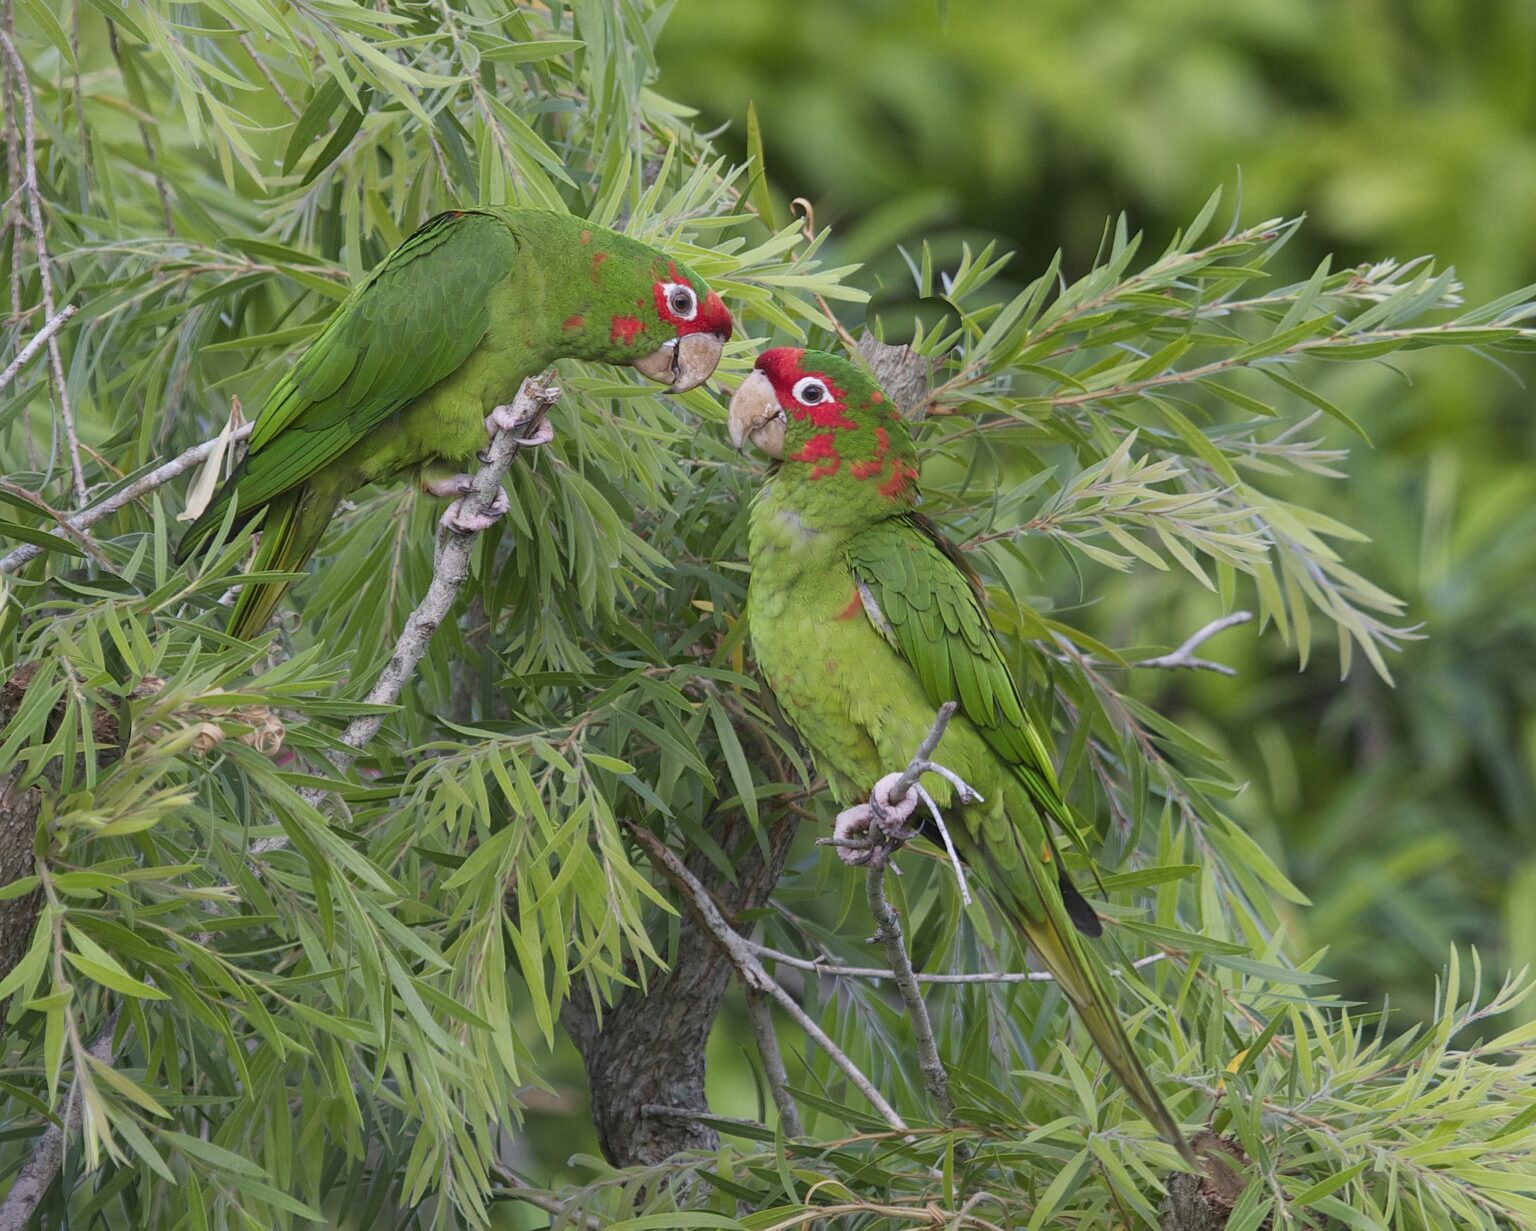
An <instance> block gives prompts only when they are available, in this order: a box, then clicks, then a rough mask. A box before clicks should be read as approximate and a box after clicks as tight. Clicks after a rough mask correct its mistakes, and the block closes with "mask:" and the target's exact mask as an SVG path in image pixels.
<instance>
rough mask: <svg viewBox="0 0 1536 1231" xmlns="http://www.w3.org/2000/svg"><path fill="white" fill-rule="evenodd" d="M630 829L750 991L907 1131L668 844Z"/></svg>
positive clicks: (883, 1115) (896, 1126)
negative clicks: (773, 1005)
mask: <svg viewBox="0 0 1536 1231" xmlns="http://www.w3.org/2000/svg"><path fill="white" fill-rule="evenodd" d="M627 828H628V829H629V831H630V833H631V834H632V835H633V836H634V838H635V841H637V842H638V843H639V844H640V845H641V846H643V847H644V848H645V850H646V853H647V854H648V855H649V856H650V857H651V859H652V861H653V862H654V863H655V865H656V867H657V868H658V869H660V870H661V872H662V873H663V874H664V875H665V876H666V878H667V879H668V880H669V881H671V882H672V883H673V885H675V886H676V887H677V888H678V890H679V891H681V893H682V894H683V896H684V897H685V898H686V899H687V902H688V905H689V907H690V908H691V909H692V911H693V913H694V915H695V916H696V917H697V918H698V920H699V922H700V923H701V924H703V926H704V928H705V930H706V931H708V932H709V934H710V935H711V936H713V937H714V938H715V942H716V943H717V944H718V945H720V947H721V948H722V949H723V950H724V951H725V953H726V956H728V957H729V958H730V959H731V964H732V965H733V966H735V967H736V971H737V973H738V974H739V975H740V976H741V980H742V982H743V983H744V984H745V985H746V986H748V987H755V988H757V989H758V990H759V991H763V992H766V993H767V994H768V995H769V996H771V997H773V999H774V1000H776V1001H777V1002H778V1004H779V1007H780V1008H782V1009H783V1010H784V1012H786V1013H787V1014H789V1016H790V1017H792V1018H794V1020H795V1024H796V1025H798V1026H799V1027H800V1029H801V1030H803V1031H805V1033H806V1036H807V1037H808V1038H809V1039H810V1040H811V1041H812V1042H814V1043H815V1044H816V1045H817V1046H818V1047H820V1048H821V1049H822V1050H823V1051H825V1052H826V1053H827V1055H828V1057H830V1059H831V1060H832V1063H833V1064H835V1065H837V1067H838V1068H839V1069H841V1070H842V1072H843V1076H845V1077H846V1078H848V1080H849V1081H850V1082H852V1083H853V1085H854V1087H855V1088H856V1089H857V1090H858V1091H859V1093H860V1094H862V1095H863V1096H864V1097H865V1098H866V1099H868V1100H869V1102H870V1105H871V1106H873V1107H874V1109H875V1110H876V1111H877V1112H879V1113H880V1118H881V1119H883V1120H884V1121H885V1122H886V1123H887V1124H889V1125H890V1126H891V1127H892V1128H894V1129H898V1130H900V1131H903V1132H905V1131H906V1127H907V1126H906V1123H905V1122H904V1121H903V1120H902V1118H901V1117H900V1116H899V1115H898V1114H897V1113H896V1109H895V1108H894V1107H892V1106H891V1105H890V1103H889V1102H888V1101H887V1100H886V1098H885V1096H884V1095H883V1094H881V1093H880V1091H879V1090H877V1089H876V1088H875V1085H874V1083H873V1082H871V1081H870V1080H869V1078H868V1077H866V1076H865V1075H864V1074H863V1073H862V1072H860V1071H859V1067H858V1066H857V1065H856V1064H854V1062H853V1061H852V1060H850V1059H849V1058H848V1056H847V1054H846V1053H845V1052H844V1051H843V1050H842V1048H840V1047H838V1045H837V1044H836V1043H834V1042H833V1041H832V1039H831V1038H830V1037H829V1036H828V1034H827V1032H826V1031H825V1030H823V1029H822V1028H821V1027H820V1026H819V1025H818V1024H817V1023H816V1021H815V1019H814V1018H812V1017H811V1015H810V1014H809V1013H807V1012H806V1011H805V1010H804V1009H802V1008H801V1007H800V1005H799V1004H798V1002H796V1000H795V998H794V997H793V996H791V995H790V994H789V993H788V992H786V991H785V990H784V989H783V988H782V987H780V986H779V984H778V981H777V980H776V979H774V978H773V976H772V975H770V974H769V973H768V972H767V970H765V969H764V968H763V964H762V963H761V962H760V961H758V960H757V955H756V954H755V953H754V952H753V951H752V945H751V944H750V943H749V942H748V941H747V939H746V937H744V936H742V935H741V933H739V932H737V931H736V929H735V928H733V927H731V925H730V924H729V923H727V922H726V920H725V916H724V915H722V914H721V913H720V908H719V907H718V906H716V905H715V903H714V900H713V899H712V898H711V897H710V896H709V893H708V892H707V891H706V890H705V888H704V886H703V885H702V884H700V883H699V880H698V878H697V877H696V876H694V874H693V873H692V872H690V871H689V870H688V869H687V868H686V867H685V866H684V865H683V861H682V860H681V859H679V858H678V857H677V856H676V855H674V854H673V853H672V852H671V851H670V850H668V849H667V846H666V844H665V843H664V842H662V841H661V839H660V838H658V837H657V836H656V835H655V834H653V833H652V832H651V831H650V830H648V829H645V828H643V827H641V826H639V825H634V824H630V825H628V826H627Z"/></svg>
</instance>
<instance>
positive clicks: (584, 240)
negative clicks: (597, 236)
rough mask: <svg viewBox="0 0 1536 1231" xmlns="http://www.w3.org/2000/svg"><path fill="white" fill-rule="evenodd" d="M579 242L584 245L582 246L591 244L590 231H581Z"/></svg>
mask: <svg viewBox="0 0 1536 1231" xmlns="http://www.w3.org/2000/svg"><path fill="white" fill-rule="evenodd" d="M581 242H582V243H584V244H590V243H591V242H592V232H591V231H583V232H582V233H581Z"/></svg>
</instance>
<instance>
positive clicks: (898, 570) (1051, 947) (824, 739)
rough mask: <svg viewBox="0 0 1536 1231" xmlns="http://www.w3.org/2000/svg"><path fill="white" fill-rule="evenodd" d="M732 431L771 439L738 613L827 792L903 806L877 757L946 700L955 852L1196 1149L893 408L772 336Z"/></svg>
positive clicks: (1145, 1102) (892, 750) (1118, 1070)
mask: <svg viewBox="0 0 1536 1231" xmlns="http://www.w3.org/2000/svg"><path fill="white" fill-rule="evenodd" d="M730 432H731V440H732V442H733V443H734V444H735V445H736V447H737V448H740V447H742V445H743V443H744V442H746V441H751V442H752V443H753V444H754V445H756V446H757V447H758V448H759V449H761V450H762V451H763V452H764V453H766V454H768V455H769V456H770V457H773V458H777V459H778V464H777V465H776V466H775V467H774V468H773V470H772V472H771V474H770V476H769V478H768V481H767V482H766V483H765V484H764V486H763V488H762V490H761V491H760V492H759V493H758V494H757V496H756V498H755V499H754V501H753V504H752V510H751V519H750V523H749V531H748V544H749V546H748V550H749V553H750V561H751V570H752V580H751V586H750V590H749V593H748V598H747V610H748V623H749V626H750V629H751V637H752V645H753V648H754V650H755V652H756V655H757V661H758V664H759V666H761V668H762V671H763V675H764V677H765V678H766V679H767V681H768V685H769V687H770V688H771V689H772V690H773V693H774V696H775V697H776V698H777V699H778V702H779V705H780V708H781V709H782V710H783V712H784V714H785V715H786V717H787V718H788V719H789V721H790V722H791V723H793V724H794V726H795V727H796V728H797V729H798V730H799V732H800V735H801V737H802V738H803V739H804V740H805V743H806V745H807V746H808V748H809V749H810V752H811V755H812V756H813V758H814V759H815V762H816V765H817V767H818V768H819V769H820V770H821V772H822V773H823V774H825V775H826V778H827V782H828V785H829V786H830V788H831V791H832V794H833V797H834V798H835V799H836V800H837V802H838V803H839V804H842V805H844V806H845V807H846V806H847V805H850V804H854V803H856V802H857V801H861V800H864V799H866V798H868V797H869V796H870V795H871V790H872V788H873V791H874V798H875V799H876V801H877V802H878V803H881V804H883V805H885V807H886V809H887V810H888V811H890V812H894V813H899V814H900V815H898V816H897V817H894V818H892V819H903V818H904V816H909V815H910V814H911V810H912V809H913V808H914V807H915V806H916V802H917V795H916V793H915V792H909V793H908V794H907V796H906V798H905V799H904V800H903V801H901V802H900V803H898V804H892V803H891V802H890V800H889V792H890V790H891V787H892V786H893V785H894V782H895V779H896V778H897V777H898V776H899V775H898V774H896V773H894V772H891V771H895V770H900V769H902V768H904V767H905V766H906V764H907V762H908V760H909V759H910V758H911V756H912V754H913V752H914V751H915V750H916V749H917V746H918V745H919V744H920V743H921V742H922V740H923V738H924V736H926V735H927V734H928V733H929V731H930V729H931V728H932V726H933V722H934V716H935V712H936V710H937V709H938V707H939V706H941V705H942V704H944V703H945V702H947V701H955V702H957V703H958V705H959V709H958V710H957V712H956V714H955V716H954V718H953V720H952V721H951V723H950V725H949V728H948V731H947V733H946V734H945V736H944V741H943V744H942V746H941V748H940V751H939V753H938V754H937V756H938V759H939V760H940V761H941V762H942V763H943V764H944V765H945V766H947V767H948V768H950V769H952V770H953V771H954V772H955V773H957V774H959V776H960V777H961V778H963V779H964V780H965V781H966V782H968V783H969V784H970V785H971V786H973V787H974V788H975V789H976V790H977V791H978V792H979V793H980V794H981V796H982V797H983V800H982V802H980V803H972V804H970V805H969V806H964V807H962V806H961V805H960V801H959V800H958V799H957V798H956V796H955V792H953V791H952V789H951V788H950V785H949V784H948V783H947V782H944V781H938V780H936V781H935V782H934V784H933V794H934V796H935V797H936V799H937V801H938V803H939V804H940V806H941V808H948V809H953V811H951V812H950V813H949V815H950V816H951V821H952V823H951V824H950V825H949V829H950V831H951V834H952V836H953V838H954V841H955V845H956V847H957V849H958V851H959V853H960V856H961V858H962V859H963V860H964V862H965V864H966V865H967V866H968V867H969V868H970V870H971V872H972V874H973V875H975V876H977V877H978V878H980V879H982V880H984V881H985V883H986V884H987V886H988V888H989V889H990V890H991V892H992V896H993V897H994V899H995V900H996V901H997V903H998V904H999V906H1000V908H1001V909H1002V911H1003V912H1004V914H1005V915H1006V917H1007V918H1008V920H1009V921H1010V922H1011V923H1012V924H1013V925H1014V926H1015V927H1017V928H1018V929H1019V931H1021V932H1022V933H1023V934H1024V936H1025V938H1026V939H1027V940H1028V941H1029V944H1030V945H1031V946H1032V947H1033V949H1034V951H1035V952H1036V953H1037V954H1038V955H1039V958H1040V961H1041V963H1042V964H1043V965H1044V966H1045V968H1046V969H1047V970H1048V971H1049V972H1050V973H1051V974H1052V975H1053V976H1054V977H1055V979H1056V981H1057V983H1058V984H1059V985H1060V986H1061V989H1062V991H1063V992H1064V993H1065V994H1066V996H1067V999H1068V1000H1069V1001H1070V1002H1071V1003H1072V1006H1073V1007H1074V1008H1075V1009H1076V1010H1077V1012H1078V1014H1079V1016H1081V1018H1082V1020H1083V1023H1084V1025H1085V1026H1086V1027H1087V1028H1088V1033H1089V1034H1090V1035H1091V1036H1092V1038H1093V1041H1094V1042H1095V1043H1096V1044H1097V1045H1098V1047H1099V1050H1100V1051H1101V1052H1103V1054H1104V1058H1105V1060H1106V1061H1107V1062H1108V1064H1109V1067H1110V1068H1111V1069H1112V1070H1113V1071H1114V1072H1115V1074H1116V1076H1117V1077H1118V1078H1119V1079H1120V1081H1121V1082H1123V1083H1124V1085H1125V1087H1126V1089H1127V1090H1128V1091H1129V1092H1130V1095H1131V1097H1132V1098H1133V1099H1134V1100H1135V1102H1136V1104H1137V1106H1138V1107H1140V1108H1141V1110H1142V1113H1143V1114H1144V1115H1146V1117H1147V1118H1148V1119H1149V1120H1150V1121H1151V1122H1152V1124H1153V1125H1154V1126H1155V1127H1156V1128H1157V1130H1158V1132H1159V1133H1161V1134H1162V1136H1163V1137H1164V1138H1165V1139H1166V1140H1167V1141H1168V1142H1170V1143H1171V1144H1173V1145H1175V1146H1176V1147H1177V1148H1178V1149H1179V1150H1180V1151H1181V1152H1182V1153H1183V1154H1184V1155H1185V1157H1187V1158H1191V1159H1192V1155H1191V1154H1190V1149H1189V1146H1188V1144H1187V1143H1186V1142H1185V1140H1184V1136H1183V1134H1182V1133H1181V1132H1180V1130H1179V1126H1178V1124H1177V1123H1176V1122H1175V1121H1174V1119H1173V1116H1172V1115H1170V1114H1169V1112H1168V1109H1167V1108H1166V1107H1165V1106H1164V1105H1163V1100H1162V1098H1161V1097H1160V1096H1159V1094H1158V1092H1157V1088H1156V1087H1155V1086H1154V1085H1153V1083H1152V1080H1151V1078H1150V1077H1149V1076H1148V1074H1147V1071H1146V1069H1145V1068H1143V1067H1142V1064H1141V1062H1140V1060H1138V1059H1137V1057H1136V1054H1135V1052H1134V1050H1133V1049H1132V1046H1131V1042H1130V1039H1129V1038H1127V1037H1126V1033H1125V1028H1124V1027H1123V1026H1122V1025H1121V1023H1120V1019H1119V1017H1118V1016H1117V1015H1116V1011H1115V1006H1114V998H1113V996H1112V995H1111V994H1110V993H1109V991H1108V990H1107V988H1106V985H1105V980H1104V977H1103V976H1102V975H1101V974H1100V973H1099V970H1098V968H1097V966H1096V964H1095V960H1094V959H1093V958H1091V957H1090V956H1089V954H1088V952H1087V947H1086V946H1085V944H1084V942H1083V939H1082V937H1083V936H1088V937H1096V936H1098V935H1099V934H1100V931H1101V929H1102V925H1101V924H1100V922H1099V919H1098V916H1097V915H1096V914H1095V912H1094V910H1093V908H1092V907H1091V906H1090V905H1089V904H1088V902H1087V901H1086V900H1085V899H1084V898H1083V896H1082V895H1081V894H1080V893H1079V892H1078V891H1077V889H1076V888H1074V887H1073V885H1072V882H1071V881H1070V880H1069V879H1068V878H1067V875H1066V871H1065V869H1064V867H1063V865H1062V861H1061V857H1060V854H1059V852H1058V850H1057V849H1056V845H1055V843H1054V841H1053V838H1052V834H1051V830H1050V827H1049V824H1050V821H1051V820H1052V819H1055V820H1057V821H1059V822H1061V823H1063V824H1065V825H1070V824H1071V819H1070V814H1069V812H1068V809H1067V805H1066V803H1065V802H1064V801H1063V799H1062V795H1061V788H1060V786H1059V785H1058V784H1057V780H1056V774H1055V770H1054V768H1053V766H1052V762H1051V756H1050V752H1049V750H1048V748H1047V746H1046V742H1045V739H1044V738H1043V736H1042V734H1041V733H1040V731H1039V730H1037V729H1036V727H1035V726H1034V725H1033V723H1032V722H1031V719H1030V717H1029V715H1028V714H1027V713H1026V712H1025V710H1024V705H1023V703H1022V701H1021V699H1020V696H1019V691H1018V688H1017V686H1016V685H1015V683H1014V680H1013V677H1012V675H1011V674H1010V672H1009V669H1008V665H1007V663H1006V662H1005V660H1004V658H1003V655H1002V652H1001V650H1000V648H999V646H998V642H997V634H996V633H995V632H994V631H993V628H992V625H991V623H990V621H989V620H988V618H987V614H986V610H985V608H984V606H983V602H982V590H981V587H980V584H979V582H978V580H977V578H976V576H975V574H974V573H973V572H972V571H971V570H970V568H969V567H968V566H967V564H966V562H965V559H964V557H963V556H962V554H961V552H960V551H959V549H958V548H957V547H955V546H954V545H953V544H952V543H950V542H948V541H947V540H946V539H945V538H944V537H943V535H942V534H940V532H939V531H938V529H937V528H936V527H935V526H934V525H933V524H932V523H931V522H929V521H928V520H927V519H926V518H924V517H923V516H922V515H921V514H920V513H918V512H917V508H916V505H917V497H918V485H917V478H918V470H917V454H916V451H915V450H914V449H913V446H912V439H911V436H910V434H909V432H908V430H907V425H906V422H905V421H904V420H903V419H902V418H901V416H900V415H899V414H898V413H897V411H896V409H895V408H894V407H893V406H892V405H891V403H890V402H889V401H887V400H886V398H885V395H884V394H883V393H882V392H881V391H880V389H878V388H877V387H876V385H875V383H874V382H873V381H872V380H871V379H870V378H869V377H868V376H867V375H865V374H864V372H862V371H861V370H860V369H859V368H857V367H855V366H854V365H853V364H852V363H849V362H848V361H847V360H844V359H840V358H838V357H836V356H834V355H828V354H822V353H818V352H815V351H802V350H797V349H793V348H789V347H781V348H779V349H776V350H769V351H765V352H763V354H761V355H760V356H759V357H758V359H757V364H756V370H755V371H754V372H753V373H752V375H751V376H749V377H748V378H747V380H746V381H745V382H744V383H743V384H742V385H741V387H740V388H739V389H738V390H737V391H736V394H735V396H734V397H733V398H732V399H731V407H730ZM882 792H883V793H882ZM857 811H858V810H854V809H850V810H849V811H848V812H845V813H844V814H843V816H844V817H845V818H846V817H850V816H853V815H855V814H856V812H857ZM863 811H864V813H865V814H866V816H867V813H868V809H864V810H863ZM841 820H842V818H840V821H841ZM954 821H958V822H959V823H958V824H956V823H953V822H954ZM839 828H840V830H841V828H842V826H841V824H840V826H839ZM839 853H840V854H844V855H845V857H846V858H848V859H849V861H850V862H854V861H856V860H857V858H858V856H857V855H854V854H852V853H850V852H844V851H841V850H840V852H839ZM866 857H867V856H866Z"/></svg>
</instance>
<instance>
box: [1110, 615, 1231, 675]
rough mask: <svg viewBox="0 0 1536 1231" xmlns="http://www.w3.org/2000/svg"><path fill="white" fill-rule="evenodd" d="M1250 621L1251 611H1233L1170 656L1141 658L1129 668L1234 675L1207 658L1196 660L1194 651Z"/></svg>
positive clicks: (1209, 625)
mask: <svg viewBox="0 0 1536 1231" xmlns="http://www.w3.org/2000/svg"><path fill="white" fill-rule="evenodd" d="M1251 619H1253V612H1251V611H1234V612H1233V613H1232V614H1231V615H1226V616H1222V617H1221V619H1219V620H1212V621H1211V622H1210V623H1209V624H1207V625H1206V626H1205V627H1204V628H1202V629H1200V630H1198V631H1197V632H1195V633H1194V634H1193V635H1191V636H1190V638H1189V640H1187V641H1186V642H1185V643H1184V644H1183V645H1181V646H1180V647H1179V648H1178V649H1176V650H1174V651H1173V652H1172V653H1171V654H1161V655H1159V656H1158V657H1156V658H1143V659H1142V660H1141V661H1140V662H1135V663H1132V664H1131V666H1133V667H1160V668H1162V669H1163V670H1165V671H1180V670H1183V671H1214V672H1216V673H1217V674H1218V675H1236V674H1237V671H1236V670H1235V669H1233V668H1232V667H1228V666H1227V665H1226V664H1224V663H1217V662H1212V661H1211V660H1210V659H1208V658H1196V657H1195V656H1194V651H1195V650H1196V649H1198V648H1199V647H1200V646H1202V645H1204V644H1205V643H1206V642H1207V641H1209V640H1210V639H1211V638H1212V637H1214V636H1215V635H1216V634H1217V633H1219V632H1222V631H1224V630H1226V629H1229V628H1232V627H1234V626H1236V625H1238V624H1246V623H1248V621H1249V620H1251Z"/></svg>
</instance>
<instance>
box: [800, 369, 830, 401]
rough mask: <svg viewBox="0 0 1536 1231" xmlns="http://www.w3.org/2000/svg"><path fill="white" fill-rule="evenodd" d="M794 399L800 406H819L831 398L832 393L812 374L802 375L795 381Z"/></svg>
mask: <svg viewBox="0 0 1536 1231" xmlns="http://www.w3.org/2000/svg"><path fill="white" fill-rule="evenodd" d="M793 392H794V395H795V401H797V402H799V403H800V404H801V405H802V406H820V405H821V404H822V403H823V402H828V401H831V400H832V394H831V393H830V392H828V390H827V386H826V385H825V384H823V383H822V382H821V381H820V380H819V379H817V378H816V377H814V376H802V377H801V378H800V379H799V380H797V381H796V382H795V388H794V390H793Z"/></svg>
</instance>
